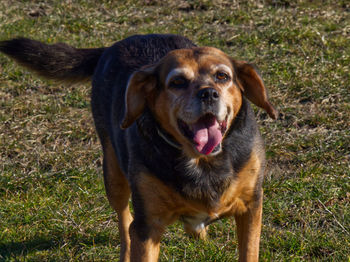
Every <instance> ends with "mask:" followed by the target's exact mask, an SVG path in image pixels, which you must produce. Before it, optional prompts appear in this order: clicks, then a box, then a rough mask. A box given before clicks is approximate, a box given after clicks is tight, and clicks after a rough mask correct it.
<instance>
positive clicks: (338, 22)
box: [0, 0, 350, 261]
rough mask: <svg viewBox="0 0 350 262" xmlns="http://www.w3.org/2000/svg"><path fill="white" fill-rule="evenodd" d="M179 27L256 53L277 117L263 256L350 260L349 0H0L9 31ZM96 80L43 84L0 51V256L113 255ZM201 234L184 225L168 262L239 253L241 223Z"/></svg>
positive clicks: (269, 137)
mask: <svg viewBox="0 0 350 262" xmlns="http://www.w3.org/2000/svg"><path fill="white" fill-rule="evenodd" d="M139 33H141V34H146V33H177V34H182V35H185V36H187V37H189V38H191V39H192V40H193V41H194V42H196V43H197V44H199V45H209V46H215V47H217V48H220V49H222V50H223V51H225V52H227V53H228V54H230V55H231V56H233V57H236V58H238V59H244V60H247V61H250V62H254V63H255V64H256V65H257V66H258V67H259V68H260V71H261V74H262V76H263V79H264V80H265V84H266V86H267V87H268V89H269V91H270V97H271V100H272V102H273V103H274V105H275V106H276V107H277V108H278V109H279V111H280V112H281V119H280V120H278V121H272V120H270V119H268V118H267V116H266V114H265V113H264V112H262V111H261V110H257V109H256V108H255V109H256V115H257V119H258V121H259V124H260V127H261V132H262V133H263V136H264V138H265V142H266V149H267V158H268V172H267V174H266V179H265V183H264V191H265V197H264V215H263V228H262V239H261V249H260V260H261V261H350V120H349V117H350V79H349V76H350V70H349V64H350V3H349V2H348V1H347V0H342V1H332V0H325V1H321V0H319V1H318V0H314V1H311V0H310V1H307V0H298V1H297V0H260V1H253V0H246V1H238V0H233V1H228V0H216V1H197V0H194V1H181V0H173V1H168V2H165V1H161V0H144V1H136V0H129V1H88V0H85V1H83V0H81V1H79V0H77V1H73V0H63V1H57V0H48V1H10V0H2V1H0V40H5V39H9V38H12V37H16V36H25V37H30V38H33V39H37V40H41V41H44V42H47V43H55V42H66V43H69V44H71V45H73V46H76V47H97V46H108V45H111V44H112V43H113V42H115V41H117V40H120V39H123V38H125V37H127V36H130V35H133V34H139ZM90 89H91V87H90V85H88V84H87V85H76V86H62V85H59V84H54V83H51V82H48V81H42V80H39V79H38V78H37V77H36V76H34V75H32V74H31V73H29V72H28V71H26V70H24V69H22V68H19V67H18V66H16V65H15V64H14V63H13V62H12V61H10V60H9V59H8V58H7V57H5V56H3V55H0V105H1V106H0V120H1V123H0V261H115V260H118V256H119V247H120V243H119V238H118V230H117V223H116V215H115V213H114V212H113V210H112V209H111V208H110V206H109V204H108V202H107V199H106V196H105V192H104V187H103V180H102V168H101V151H100V146H99V142H98V140H97V136H96V134H95V131H94V127H93V120H92V116H91V110H90V101H89V95H90ZM209 236H210V240H209V241H207V242H203V241H195V240H193V239H191V238H189V237H188V236H187V235H186V234H185V233H184V231H183V229H182V225H181V224H180V223H178V224H175V225H173V226H171V227H170V228H169V230H168V231H167V233H166V234H165V236H164V238H163V241H162V247H161V255H160V261H235V260H237V257H238V251H237V240H236V236H235V225H234V220H232V219H227V220H223V221H220V222H217V223H215V224H213V225H211V226H210V231H209Z"/></svg>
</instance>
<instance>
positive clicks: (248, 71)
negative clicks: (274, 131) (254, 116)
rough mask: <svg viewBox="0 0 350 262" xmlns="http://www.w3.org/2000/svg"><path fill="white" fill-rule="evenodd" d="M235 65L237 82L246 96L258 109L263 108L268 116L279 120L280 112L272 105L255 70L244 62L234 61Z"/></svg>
mask: <svg viewBox="0 0 350 262" xmlns="http://www.w3.org/2000/svg"><path fill="white" fill-rule="evenodd" d="M232 62H233V65H234V68H235V70H236V74H237V82H238V85H239V86H240V88H241V90H242V92H243V94H244V96H246V97H247V98H248V99H249V100H250V101H251V102H252V103H254V104H255V105H257V106H258V107H261V108H263V109H264V110H265V111H266V112H267V113H268V115H269V116H270V117H271V118H273V119H277V116H278V112H277V110H276V109H275V108H274V107H273V106H272V105H271V104H270V102H269V99H268V96H267V90H266V88H265V85H264V82H263V81H262V79H261V77H260V75H259V74H258V72H257V71H256V70H255V68H254V67H253V66H252V65H251V64H248V63H247V62H244V61H236V60H233V59H232Z"/></svg>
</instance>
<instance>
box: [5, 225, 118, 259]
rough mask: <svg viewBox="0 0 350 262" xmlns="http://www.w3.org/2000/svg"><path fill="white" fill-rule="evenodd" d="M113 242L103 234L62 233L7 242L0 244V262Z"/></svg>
mask: <svg viewBox="0 0 350 262" xmlns="http://www.w3.org/2000/svg"><path fill="white" fill-rule="evenodd" d="M111 241H113V240H112V239H111V238H110V236H108V235H106V234H105V233H103V232H102V233H99V234H96V235H93V236H86V235H85V236H84V235H82V234H78V233H73V234H72V235H69V237H68V236H67V234H63V233H53V234H48V235H43V236H37V237H33V238H31V239H28V240H23V241H17V242H15V241H13V242H11V241H8V242H0V261H7V260H8V259H15V260H16V258H19V257H21V258H23V257H26V256H27V255H29V254H31V253H33V252H37V251H45V250H55V249H59V248H62V247H63V246H65V245H66V244H68V245H69V246H73V247H74V249H76V248H77V247H79V246H80V247H86V246H91V247H93V246H97V245H105V244H108V243H109V242H111Z"/></svg>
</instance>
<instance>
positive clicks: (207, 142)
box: [193, 117, 222, 155]
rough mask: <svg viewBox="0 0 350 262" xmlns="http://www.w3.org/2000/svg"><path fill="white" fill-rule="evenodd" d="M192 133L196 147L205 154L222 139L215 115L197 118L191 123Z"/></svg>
mask: <svg viewBox="0 0 350 262" xmlns="http://www.w3.org/2000/svg"><path fill="white" fill-rule="evenodd" d="M193 133H194V138H193V141H194V142H195V143H196V149H197V150H198V152H199V153H201V154H205V155H209V154H210V153H211V152H212V151H213V150H214V148H215V147H216V146H217V145H218V144H220V143H221V140H222V134H221V131H220V125H219V123H218V121H217V120H216V118H215V117H205V118H201V119H199V120H198V121H197V122H196V123H195V124H194V125H193Z"/></svg>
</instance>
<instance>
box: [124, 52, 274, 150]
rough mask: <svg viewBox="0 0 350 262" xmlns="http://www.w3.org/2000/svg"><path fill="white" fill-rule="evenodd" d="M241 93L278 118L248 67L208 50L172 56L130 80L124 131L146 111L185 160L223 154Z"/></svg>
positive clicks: (253, 72)
mask: <svg viewBox="0 0 350 262" xmlns="http://www.w3.org/2000/svg"><path fill="white" fill-rule="evenodd" d="M242 93H244V94H245V95H246V96H247V97H248V99H250V100H251V101H252V102H253V103H255V104H256V105H258V106H260V107H262V108H264V109H265V110H266V111H267V112H268V113H269V114H270V116H271V117H273V118H275V117H276V111H275V109H274V108H273V107H272V106H271V105H270V103H269V102H268V100H267V95H266V90H265V87H264V85H263V82H262V80H261V78H260V77H259V75H258V74H257V72H256V71H255V70H254V68H253V67H252V66H250V65H249V64H247V63H245V62H237V61H234V60H233V59H231V58H230V57H228V56H227V55H226V54H225V53H223V52H222V51H220V50H218V49H216V48H211V47H199V48H193V49H179V50H174V51H171V52H169V53H168V54H167V55H166V56H165V57H164V58H163V59H161V61H159V63H158V64H157V65H155V66H153V67H151V68H147V69H145V70H141V71H138V72H135V73H134V74H133V75H132V77H131V78H130V80H129V84H128V88H127V93H126V113H125V118H124V121H123V124H122V127H123V128H126V127H128V126H130V125H131V124H132V122H134V121H135V120H136V119H137V118H138V117H139V116H140V115H141V114H142V112H143V109H144V107H145V106H146V105H147V106H148V107H149V108H150V109H151V111H152V112H153V114H154V116H155V118H156V120H157V121H158V123H160V125H161V126H162V128H163V129H164V130H166V131H167V132H168V133H169V134H171V135H172V136H173V137H174V138H175V139H176V140H177V141H178V142H179V143H180V144H181V145H182V146H183V149H184V151H185V152H186V153H187V154H188V155H190V156H191V157H197V156H203V155H207V156H213V155H216V154H218V153H219V152H220V151H221V143H222V140H223V139H224V138H225V135H226V132H227V130H228V129H229V128H230V126H231V124H232V122H233V120H234V118H235V116H236V115H237V113H238V112H239V110H240V107H241V104H242Z"/></svg>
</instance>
